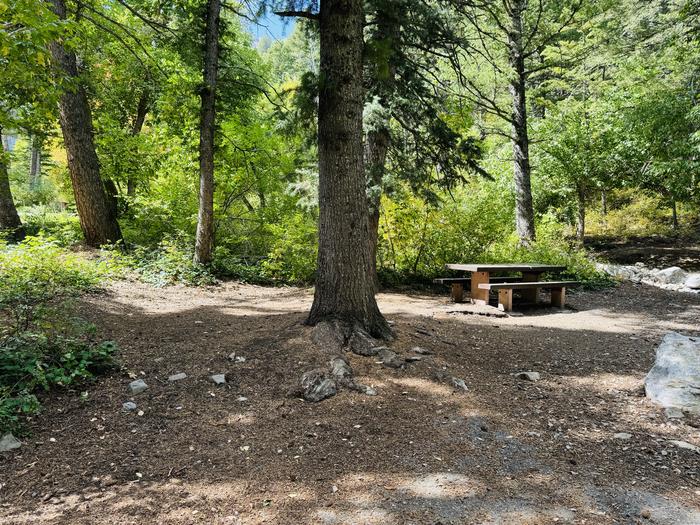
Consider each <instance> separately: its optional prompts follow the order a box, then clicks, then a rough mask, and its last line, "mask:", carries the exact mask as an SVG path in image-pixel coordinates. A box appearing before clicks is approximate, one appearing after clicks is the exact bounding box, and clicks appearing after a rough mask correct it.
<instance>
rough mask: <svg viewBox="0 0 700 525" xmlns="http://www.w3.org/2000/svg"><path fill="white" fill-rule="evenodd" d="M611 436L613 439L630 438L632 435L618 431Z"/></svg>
mask: <svg viewBox="0 0 700 525" xmlns="http://www.w3.org/2000/svg"><path fill="white" fill-rule="evenodd" d="M613 437H614V438H615V439H624V440H627V439H630V438H631V437H632V434H628V433H627V432H618V433H617V434H613Z"/></svg>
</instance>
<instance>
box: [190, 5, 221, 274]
mask: <svg viewBox="0 0 700 525" xmlns="http://www.w3.org/2000/svg"><path fill="white" fill-rule="evenodd" d="M220 14H221V2H220V0H208V1H207V14H206V20H207V22H206V29H205V38H204V50H203V51H204V53H203V57H204V60H203V62H204V68H203V76H204V83H203V85H202V89H201V93H200V96H201V99H202V105H201V111H200V121H199V216H198V219H197V238H196V243H195V252H194V260H195V262H198V263H200V264H208V263H209V262H211V257H212V248H213V245H214V134H215V129H216V83H217V76H218V66H219V25H220Z"/></svg>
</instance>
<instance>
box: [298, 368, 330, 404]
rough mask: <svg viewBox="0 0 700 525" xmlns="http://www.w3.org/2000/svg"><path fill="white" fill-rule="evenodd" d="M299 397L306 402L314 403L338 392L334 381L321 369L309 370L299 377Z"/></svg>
mask: <svg viewBox="0 0 700 525" xmlns="http://www.w3.org/2000/svg"><path fill="white" fill-rule="evenodd" d="M301 390H302V392H301V395H302V397H303V398H304V399H306V400H307V401H311V402H313V403H316V402H318V401H321V400H323V399H326V398H328V397H331V396H334V395H335V394H336V393H337V392H338V385H337V384H336V381H335V379H333V377H332V376H331V375H330V374H329V373H328V372H327V371H326V370H323V369H321V368H317V369H315V370H309V371H308V372H305V373H304V375H303V376H301Z"/></svg>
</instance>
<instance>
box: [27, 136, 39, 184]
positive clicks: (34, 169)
mask: <svg viewBox="0 0 700 525" xmlns="http://www.w3.org/2000/svg"><path fill="white" fill-rule="evenodd" d="M40 177H41V139H40V138H39V137H37V136H36V135H32V136H31V137H30V139H29V189H30V190H36V189H37V188H38V187H39V179H40Z"/></svg>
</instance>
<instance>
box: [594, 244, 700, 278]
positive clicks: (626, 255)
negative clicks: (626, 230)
mask: <svg viewBox="0 0 700 525" xmlns="http://www.w3.org/2000/svg"><path fill="white" fill-rule="evenodd" d="M586 248H587V249H589V250H590V251H592V252H593V253H595V254H596V255H598V256H599V257H601V258H602V259H603V260H605V261H610V262H613V263H616V264H635V263H637V262H641V263H644V264H645V265H646V266H648V267H650V268H668V267H669V266H680V267H681V268H683V269H684V270H686V271H689V272H700V236H695V237H693V238H680V237H679V238H671V237H661V236H657V237H633V238H630V239H620V238H612V237H590V238H587V239H586Z"/></svg>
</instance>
